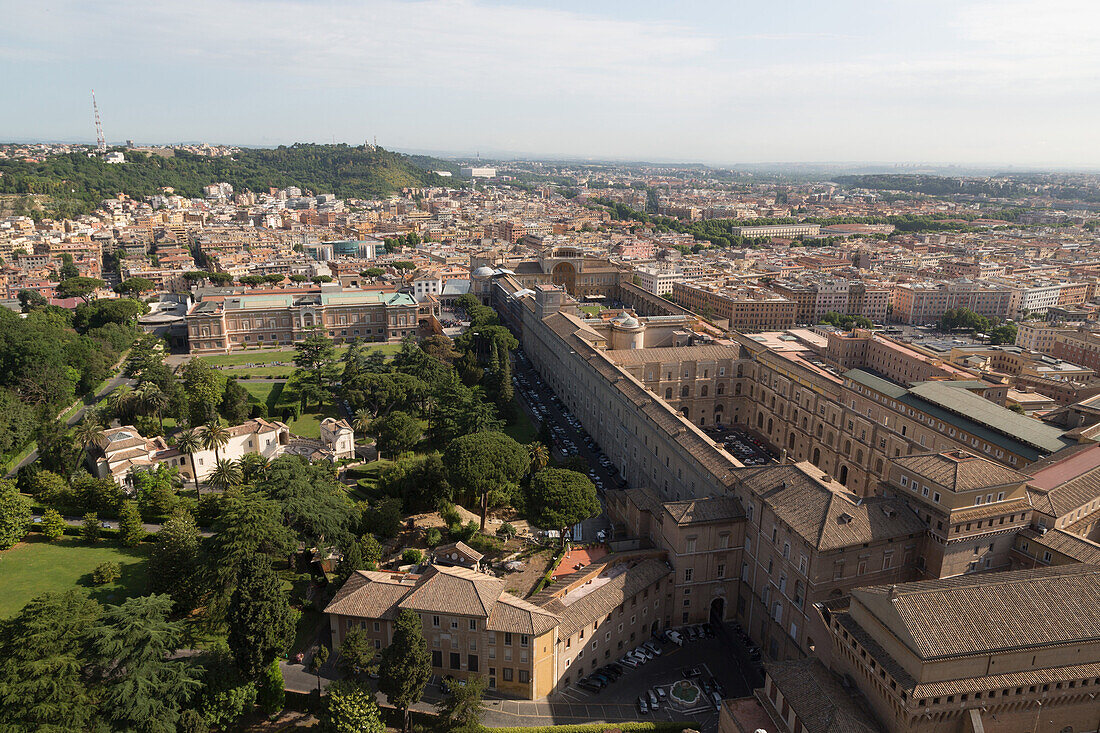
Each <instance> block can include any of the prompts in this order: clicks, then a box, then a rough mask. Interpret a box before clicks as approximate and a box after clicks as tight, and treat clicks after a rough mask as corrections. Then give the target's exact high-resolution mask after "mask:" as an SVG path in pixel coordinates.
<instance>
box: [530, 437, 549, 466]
mask: <svg viewBox="0 0 1100 733" xmlns="http://www.w3.org/2000/svg"><path fill="white" fill-rule="evenodd" d="M527 457H528V458H529V459H530V461H531V469H530V472H531V473H538V472H539V471H541V470H542V469H544V468H546V464H547V463H549V462H550V451H548V450H546V446H545V445H543V444H542V443H539V442H535V443H528V444H527Z"/></svg>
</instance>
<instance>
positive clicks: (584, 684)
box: [577, 680, 603, 695]
mask: <svg viewBox="0 0 1100 733" xmlns="http://www.w3.org/2000/svg"><path fill="white" fill-rule="evenodd" d="M577 687H580V688H581V689H582V690H588V691H589V692H591V693H592V694H594V695H598V694H600V690H601V689H603V688H602V687H600V686H599V685H597V684H595V683H592V682H589V681H588V680H581V681H580V682H578V683H577Z"/></svg>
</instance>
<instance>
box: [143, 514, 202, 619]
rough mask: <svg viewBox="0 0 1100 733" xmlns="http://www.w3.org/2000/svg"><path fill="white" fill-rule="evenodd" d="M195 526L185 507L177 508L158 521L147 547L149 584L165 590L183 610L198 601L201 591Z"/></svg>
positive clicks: (185, 611) (197, 539) (162, 591)
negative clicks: (153, 536)
mask: <svg viewBox="0 0 1100 733" xmlns="http://www.w3.org/2000/svg"><path fill="white" fill-rule="evenodd" d="M200 569H201V559H200V548H199V528H198V527H197V526H195V520H194V519H192V518H191V515H190V514H189V513H188V512H187V510H186V509H178V510H176V512H175V513H174V514H172V516H170V517H169V518H168V521H166V522H165V523H164V524H162V525H161V528H160V530H159V531H158V532H157V541H156V542H154V543H153V546H152V548H151V549H150V551H149V585H150V586H151V588H152V590H153V591H154V592H155V593H168V594H169V595H171V596H172V601H173V602H174V603H175V604H176V609H177V610H178V611H181V612H183V613H187V612H190V611H191V610H192V609H193V608H195V606H196V605H198V602H199V598H201V595H202V589H201V578H200Z"/></svg>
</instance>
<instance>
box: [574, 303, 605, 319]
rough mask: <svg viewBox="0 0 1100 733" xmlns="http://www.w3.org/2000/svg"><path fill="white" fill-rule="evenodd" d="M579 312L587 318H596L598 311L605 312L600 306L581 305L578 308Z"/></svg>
mask: <svg viewBox="0 0 1100 733" xmlns="http://www.w3.org/2000/svg"><path fill="white" fill-rule="evenodd" d="M580 310H581V312H583V313H584V314H585V315H588V316H592V317H594V316H598V315H599V314H600V311H603V310H607V309H606V308H604V307H603V306H602V305H582V306H580Z"/></svg>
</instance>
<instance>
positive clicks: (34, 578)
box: [0, 534, 149, 619]
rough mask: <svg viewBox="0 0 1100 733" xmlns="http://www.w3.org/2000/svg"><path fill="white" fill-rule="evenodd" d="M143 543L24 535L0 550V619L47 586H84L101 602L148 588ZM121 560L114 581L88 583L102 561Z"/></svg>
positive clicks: (52, 588) (61, 588)
mask: <svg viewBox="0 0 1100 733" xmlns="http://www.w3.org/2000/svg"><path fill="white" fill-rule="evenodd" d="M146 555H147V550H146V548H144V547H138V548H129V547H120V546H117V545H114V544H110V543H108V542H106V541H101V542H99V543H97V544H95V545H88V544H85V543H84V542H82V541H80V540H78V539H76V538H75V537H64V538H62V539H60V540H57V541H55V542H47V541H46V540H45V538H43V537H42V536H40V535H34V534H32V535H29V536H28V538H27V542H25V543H23V544H20V545H17V546H16V547H13V548H12V549H10V550H6V551H5V552H2V553H0V588H2V589H3V593H0V619H6V618H10V617H12V616H14V615H15V614H16V613H17V612H18V611H19V609H21V608H22V607H23V606H25V605H26V604H27V602H28V601H30V600H31V599H32V598H34V597H35V596H37V595H40V594H42V593H45V592H47V591H65V590H69V589H70V588H76V587H84V588H87V589H88V590H89V595H91V597H92V598H95V599H96V600H97V601H99V602H101V603H120V602H122V600H123V599H125V598H128V597H130V596H135V595H142V594H144V593H146V592H147V591H148V585H149V582H148V578H147V576H146V567H145V558H146ZM111 561H113V562H117V563H119V564H121V565H122V577H121V578H120V579H119V580H118V581H117V582H115V583H108V584H107V585H102V586H94V585H92V583H91V578H90V575H91V572H92V570H93V569H95V566H96V565H99V564H100V563H102V562H111Z"/></svg>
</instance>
